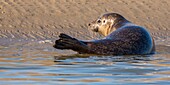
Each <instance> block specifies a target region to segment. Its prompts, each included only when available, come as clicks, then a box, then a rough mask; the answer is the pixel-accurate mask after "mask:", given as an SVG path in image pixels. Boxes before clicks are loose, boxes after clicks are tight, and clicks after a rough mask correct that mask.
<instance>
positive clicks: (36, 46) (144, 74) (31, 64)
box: [0, 40, 170, 85]
mask: <svg viewBox="0 0 170 85" xmlns="http://www.w3.org/2000/svg"><path fill="white" fill-rule="evenodd" d="M6 43H7V42H6ZM6 43H3V44H2V45H1V46H0V83H1V84H2V85H6V84H8V85H9V84H13V85H23V84H35V85H53V84H54V85H65V84H72V85H75V84H80V85H82V84H84V85H86V84H96V85H106V84H111V85H113V84H115V85H118V84H121V85H122V84H125V85H136V84H141V85H144V84H147V85H148V84H150V85H155V84H157V85H166V84H167V85H168V84H169V83H170V46H169V45H158V46H157V49H158V50H157V53H156V54H154V55H129V56H96V55H74V52H72V51H61V50H56V49H54V48H53V47H52V43H51V41H48V40H46V41H32V42H24V43H23V42H21V41H18V42H17V43H14V44H10V45H6ZM63 54H64V55H63Z"/></svg>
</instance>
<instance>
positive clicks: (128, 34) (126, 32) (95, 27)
mask: <svg viewBox="0 0 170 85" xmlns="http://www.w3.org/2000/svg"><path fill="white" fill-rule="evenodd" d="M89 28H90V29H91V30H92V31H94V32H99V33H100V34H102V35H104V36H105V38H103V39H99V40H89V41H82V40H78V39H76V38H73V37H70V36H69V35H66V34H64V33H61V34H60V35H59V39H58V40H56V41H55V45H54V48H57V49H62V50H64V49H71V50H74V51H77V52H78V53H86V54H99V55H145V54H153V53H154V52H155V44H154V40H153V38H152V37H151V35H150V33H149V32H148V31H147V30H146V28H144V27H142V26H139V25H136V24H134V23H132V22H130V21H128V20H127V19H125V18H124V17H123V16H122V15H120V14H118V13H106V14H103V15H102V16H100V17H99V18H98V19H97V20H95V21H93V22H91V23H90V24H89Z"/></svg>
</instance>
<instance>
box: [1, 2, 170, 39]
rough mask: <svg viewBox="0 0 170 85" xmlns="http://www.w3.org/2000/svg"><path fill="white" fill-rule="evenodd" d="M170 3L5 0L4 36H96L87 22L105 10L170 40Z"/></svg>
mask: <svg viewBox="0 0 170 85" xmlns="http://www.w3.org/2000/svg"><path fill="white" fill-rule="evenodd" d="M169 6H170V1H168V0H149V1H148V0H138V1H136V0H1V1H0V38H1V39H2V38H3V39H21V38H23V39H52V38H57V36H58V35H59V33H62V32H63V33H67V34H69V35H71V36H73V37H77V38H79V39H92V38H93V37H94V38H96V36H91V35H90V32H89V30H88V29H87V24H88V23H89V22H91V21H92V20H94V19H96V18H97V17H98V16H100V15H101V14H103V13H106V12H117V13H120V14H122V15H123V16H124V17H126V18H127V19H128V20H130V21H131V22H133V23H136V24H138V25H141V26H144V27H146V28H148V30H149V31H150V32H151V33H152V35H153V37H154V38H155V39H156V40H157V39H159V38H163V39H165V40H168V39H169V36H170V24H169V22H170V19H169V18H170V15H169V13H170V8H169ZM1 41H2V40H1Z"/></svg>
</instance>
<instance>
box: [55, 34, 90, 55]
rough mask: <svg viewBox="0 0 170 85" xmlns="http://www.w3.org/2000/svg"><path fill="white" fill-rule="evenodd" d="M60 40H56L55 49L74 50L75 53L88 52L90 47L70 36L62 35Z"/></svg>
mask: <svg viewBox="0 0 170 85" xmlns="http://www.w3.org/2000/svg"><path fill="white" fill-rule="evenodd" d="M59 37H60V39H59V40H56V42H55V45H54V48H57V49H72V50H74V51H78V52H79V51H80V50H83V49H84V50H87V49H88V47H87V45H86V44H85V43H84V42H83V41H79V40H77V39H76V38H72V37H70V36H69V35H66V34H63V33H61V34H60V35H59Z"/></svg>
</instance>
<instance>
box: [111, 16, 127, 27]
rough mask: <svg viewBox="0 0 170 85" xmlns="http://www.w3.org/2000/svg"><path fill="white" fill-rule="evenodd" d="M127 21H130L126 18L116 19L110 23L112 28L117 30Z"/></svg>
mask: <svg viewBox="0 0 170 85" xmlns="http://www.w3.org/2000/svg"><path fill="white" fill-rule="evenodd" d="M127 23H130V21H128V20H126V19H125V18H121V19H116V20H115V23H114V24H113V25H112V28H115V29H116V30H117V29H119V28H120V27H122V26H124V25H125V24H127Z"/></svg>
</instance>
